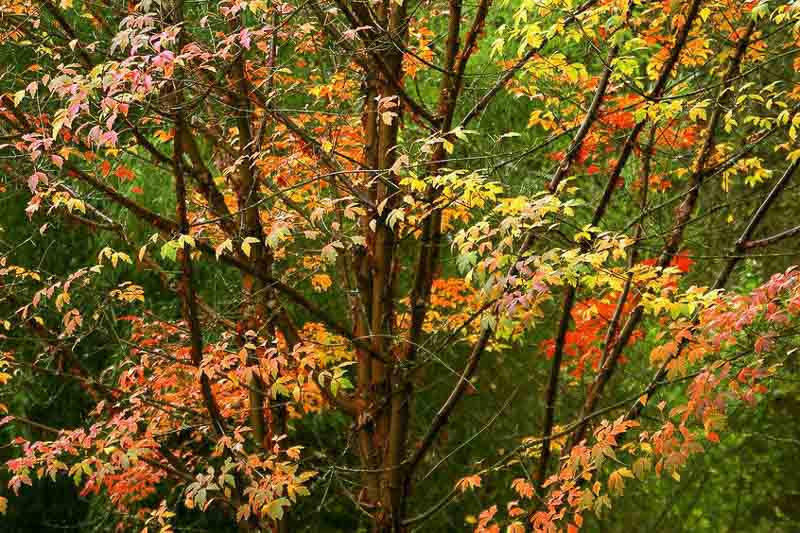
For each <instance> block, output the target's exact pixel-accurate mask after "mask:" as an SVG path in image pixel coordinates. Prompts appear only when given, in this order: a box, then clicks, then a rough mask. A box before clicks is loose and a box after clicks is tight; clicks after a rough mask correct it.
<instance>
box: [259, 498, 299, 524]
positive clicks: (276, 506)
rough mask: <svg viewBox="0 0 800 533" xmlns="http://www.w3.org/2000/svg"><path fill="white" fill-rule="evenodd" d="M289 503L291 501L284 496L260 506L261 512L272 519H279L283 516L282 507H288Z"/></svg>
mask: <svg viewBox="0 0 800 533" xmlns="http://www.w3.org/2000/svg"><path fill="white" fill-rule="evenodd" d="M291 503H292V502H290V501H289V500H288V499H286V498H278V499H277V500H272V501H271V502H269V503H268V504H267V505H265V506H264V507H262V508H261V512H263V513H266V514H267V515H268V516H269V517H270V518H272V519H273V520H280V519H281V518H283V508H284V507H288V506H289V505H291Z"/></svg>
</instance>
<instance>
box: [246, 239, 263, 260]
mask: <svg viewBox="0 0 800 533" xmlns="http://www.w3.org/2000/svg"><path fill="white" fill-rule="evenodd" d="M260 242H261V241H260V240H258V239H256V238H255V237H247V238H246V239H245V240H243V241H242V251H243V252H244V255H246V256H247V257H250V249H251V248H250V247H251V246H252V245H254V244H258V243H260Z"/></svg>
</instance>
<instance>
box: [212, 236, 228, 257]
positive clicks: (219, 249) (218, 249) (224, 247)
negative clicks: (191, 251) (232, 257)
mask: <svg viewBox="0 0 800 533" xmlns="http://www.w3.org/2000/svg"><path fill="white" fill-rule="evenodd" d="M225 250H227V251H229V252H233V241H231V240H230V239H226V240H225V241H223V242H221V243H220V244H218V245H217V247H216V248H215V249H214V253H216V255H217V260H219V257H220V256H221V255H222V252H224V251H225Z"/></svg>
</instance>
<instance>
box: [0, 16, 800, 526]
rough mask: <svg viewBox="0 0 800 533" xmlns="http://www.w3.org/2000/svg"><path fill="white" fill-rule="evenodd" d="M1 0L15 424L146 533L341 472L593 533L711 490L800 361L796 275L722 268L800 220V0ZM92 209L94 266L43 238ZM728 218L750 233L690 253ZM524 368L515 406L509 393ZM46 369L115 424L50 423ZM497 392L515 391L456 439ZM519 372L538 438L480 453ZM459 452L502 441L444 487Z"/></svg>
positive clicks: (490, 518)
mask: <svg viewBox="0 0 800 533" xmlns="http://www.w3.org/2000/svg"><path fill="white" fill-rule="evenodd" d="M0 6H1V7H0V13H1V14H2V19H0V20H2V27H1V28H2V34H1V35H2V37H3V40H2V42H3V44H2V52H0V54H2V57H4V58H7V60H6V61H5V63H6V65H7V73H6V74H5V75H4V77H3V78H2V84H3V87H2V100H1V101H0V104H1V105H2V107H0V120H1V122H0V124H2V126H0V128H2V139H3V142H4V144H3V145H2V146H0V151H2V153H3V154H4V157H3V160H2V161H3V163H2V165H3V171H4V174H5V175H6V183H5V186H4V189H5V190H4V194H5V195H9V197H12V198H14V197H18V196H19V195H20V194H25V195H26V196H27V198H26V200H27V207H25V208H24V210H25V212H26V215H27V218H28V220H29V228H30V230H26V231H20V230H19V229H15V230H14V236H13V240H10V241H8V242H5V243H4V246H5V247H6V250H5V252H4V255H3V256H2V264H1V265H0V266H2V269H0V275H2V276H3V286H2V288H3V293H4V296H5V301H4V305H5V306H6V309H5V311H6V312H7V319H6V320H5V322H4V323H3V324H4V326H5V329H6V337H5V338H4V339H3V343H4V350H5V351H4V352H3V358H2V361H0V364H1V365H2V368H1V370H3V373H2V374H0V378H2V381H4V382H6V381H7V383H6V384H5V385H6V390H7V391H8V394H9V395H11V400H8V401H7V402H6V404H5V405H3V408H4V409H5V410H7V411H8V416H7V417H6V419H5V420H4V422H5V423H6V424H9V425H12V426H13V427H14V428H16V429H15V431H20V432H21V431H23V430H30V429H34V430H37V431H38V432H44V433H45V434H49V435H46V436H44V437H42V438H40V439H26V438H23V437H22V436H20V437H18V438H17V439H16V441H15V443H16V444H17V445H18V446H19V448H20V455H19V456H18V457H17V458H15V459H13V460H11V461H9V463H8V468H9V471H10V474H11V476H12V477H11V478H10V482H9V486H10V487H11V488H12V489H13V490H14V491H15V492H17V491H19V490H20V488H21V487H22V485H26V484H28V485H30V484H31V482H32V480H31V478H32V477H34V476H35V477H39V478H42V477H47V476H50V477H53V478H55V477H56V476H59V475H68V476H70V477H72V478H73V479H74V480H75V483H76V484H77V485H79V486H80V487H81V490H82V492H83V494H85V495H89V494H98V495H99V494H100V493H101V492H103V494H104V496H103V497H104V498H108V501H109V502H110V504H111V505H112V506H113V509H114V510H115V512H116V513H117V515H118V519H119V521H120V522H121V523H122V524H125V527H133V524H138V526H137V527H142V526H144V527H148V528H158V529H160V530H169V529H170V527H171V526H170V525H169V524H170V523H171V521H172V520H173V519H174V517H175V513H177V512H184V511H185V510H186V509H189V510H192V509H197V510H200V511H206V512H207V513H211V514H215V515H216V514H218V515H224V516H226V519H227V520H229V521H230V523H231V524H236V525H238V527H239V528H241V529H252V530H276V531H288V530H289V529H290V528H291V525H290V524H291V523H301V522H302V521H303V516H299V515H298V514H297V513H295V512H293V508H294V507H296V506H302V500H303V497H309V496H310V495H311V493H312V492H313V493H314V495H311V496H310V497H317V498H321V500H320V501H321V502H323V503H324V502H325V500H327V499H328V498H331V499H336V500H337V501H340V502H342V504H345V505H348V506H350V509H351V512H352V515H353V516H354V517H357V518H354V519H353V520H354V522H355V521H358V520H360V519H363V521H362V523H368V524H369V527H370V528H372V529H373V530H374V531H406V530H408V529H409V528H410V527H415V526H419V525H421V524H424V523H425V521H427V520H429V519H431V518H432V517H434V516H436V514H437V513H439V511H441V510H442V509H444V508H445V507H446V505H448V503H449V502H451V501H452V500H453V499H455V498H458V497H459V496H460V495H461V494H463V493H464V492H466V491H471V490H482V489H483V485H485V484H484V482H483V481H482V480H483V479H486V478H491V479H494V480H496V481H497V482H498V483H503V484H504V486H506V487H507V490H506V491H505V493H504V494H502V495H500V496H497V491H495V494H494V496H496V497H497V498H499V499H498V501H497V502H496V503H497V504H500V506H501V507H500V508H502V505H503V504H506V507H505V508H506V512H505V513H499V512H498V505H497V504H494V505H491V506H490V507H488V508H487V509H486V510H485V511H483V512H482V513H480V515H479V516H478V518H477V519H475V520H474V521H475V523H476V530H477V531H496V530H499V528H500V526H501V525H502V526H503V527H507V528H508V531H524V530H526V529H530V528H533V529H534V530H536V531H555V530H562V529H568V530H570V531H571V530H575V529H577V528H580V527H581V525H582V523H583V520H584V515H585V514H586V513H588V512H590V511H591V512H594V513H596V514H598V515H600V514H601V513H602V511H603V509H604V508H605V507H609V508H610V507H611V505H612V501H611V496H614V495H617V494H621V493H622V492H623V490H624V487H625V484H626V483H627V482H628V481H627V480H629V479H633V478H638V479H642V480H644V479H647V476H648V471H649V470H651V469H653V470H655V472H656V474H658V475H661V474H662V473H668V474H669V475H671V476H673V477H675V478H676V479H679V478H680V474H679V471H680V469H681V467H682V466H683V465H684V464H685V463H686V462H687V460H688V459H689V457H690V456H692V455H693V454H696V453H699V452H701V451H702V450H703V445H702V444H701V442H703V441H707V442H709V443H714V442H717V441H719V439H720V438H721V436H720V433H721V432H722V431H723V430H724V429H725V420H726V413H727V412H728V411H729V410H730V409H731V408H732V407H733V406H736V405H739V404H752V403H753V402H755V400H756V399H757V398H758V397H759V396H761V395H763V394H765V393H767V392H768V388H767V385H768V384H769V383H770V380H771V379H772V378H773V377H774V376H776V375H777V374H778V373H779V372H780V371H781V369H782V364H781V363H783V362H784V361H785V360H786V358H787V357H790V356H791V353H792V351H793V349H794V348H793V347H794V346H795V344H796V339H795V337H794V336H793V331H794V328H795V327H796V324H797V322H796V318H797V314H798V312H800V306H798V303H800V299H798V298H799V297H800V278H798V275H800V274H798V272H799V271H797V270H794V269H791V268H790V269H789V270H786V271H783V272H779V273H775V274H774V275H772V276H771V277H770V278H769V279H768V280H767V281H765V282H763V283H761V284H759V286H758V287H756V288H753V287H749V288H747V289H750V290H742V291H736V290H731V291H726V290H725V288H726V286H727V285H728V284H729V281H731V277H732V275H733V274H734V273H735V270H736V267H737V265H739V264H740V263H741V260H742V259H744V258H746V257H748V255H751V254H752V252H753V251H754V250H758V251H761V250H765V249H767V248H768V247H774V246H782V245H785V244H786V243H787V242H791V240H790V239H791V238H793V237H794V236H796V235H797V234H798V233H800V228H798V227H793V228H792V227H790V228H785V227H784V228H781V229H780V230H778V231H776V232H775V233H774V234H772V235H769V234H765V233H764V231H763V229H762V228H761V226H762V223H766V222H769V223H770V224H774V223H775V222H776V221H779V220H780V218H776V217H770V216H769V215H770V213H771V212H773V211H774V209H775V206H776V202H778V201H779V200H780V197H781V195H782V194H783V193H784V192H785V191H786V190H787V189H789V188H790V187H791V181H792V180H793V178H794V175H795V173H796V169H797V166H798V158H799V157H800V151H798V149H797V147H796V146H795V142H796V134H797V132H796V128H797V125H798V123H800V115H798V114H797V110H798V105H797V102H798V99H799V98H800V93H798V91H797V88H796V86H795V84H794V80H795V78H796V75H795V72H794V67H795V65H796V61H794V58H795V55H796V51H797V47H796V27H797V24H798V21H800V11H798V9H796V8H795V5H794V4H793V3H791V4H786V3H778V2H767V1H762V2H752V1H751V2H733V1H730V0H717V1H702V0H684V1H676V0H672V1H665V2H645V1H637V0H626V1H621V0H586V1H585V2H583V3H578V2H575V1H573V0H541V1H537V2H522V3H505V4H503V5H499V6H498V5H493V4H492V2H490V1H489V0H479V1H478V2H477V3H474V4H466V3H464V2H462V1H461V0H448V2H443V1H441V2H440V1H436V0H433V1H426V2H407V1H403V0H399V1H386V2H362V1H355V2H344V1H339V0H336V1H335V2H332V3H325V2H319V1H317V0H311V1H309V2H297V3H293V2H289V3H280V2H266V1H260V0H253V1H249V2H243V1H238V0H234V1H225V2H220V3H217V2H184V1H183V0H171V1H166V0H164V1H152V0H144V1H140V2H114V1H108V0H104V1H100V2H84V1H81V0H77V1H73V0H61V1H60V2H58V3H57V2H55V1H52V0H43V1H41V2H30V1H28V0H3V1H2V2H0ZM506 17H508V19H509V22H507V23H503V20H504V19H505V18H506ZM793 61H794V62H793ZM503 106H507V108H508V109H510V110H511V111H510V113H509V116H510V117H511V118H510V119H509V121H508V122H506V123H502V121H501V123H499V124H498V123H493V122H492V120H491V117H490V116H489V114H490V113H491V112H492V110H495V109H496V108H498V107H503ZM497 113H500V111H497ZM520 115H524V118H526V119H527V122H523V123H522V124H520V123H519V121H518V120H516V118H517V117H518V116H520ZM525 126H527V127H525ZM470 128H474V129H470ZM531 176H533V177H531ZM706 198H707V199H708V200H706ZM715 199H716V200H715ZM712 200H715V201H716V204H714V203H711V202H712ZM76 227H82V228H84V229H83V230H81V231H84V233H81V234H80V235H83V236H84V239H86V242H87V243H88V242H89V241H88V239H89V235H91V236H99V235H102V239H104V246H103V247H102V248H100V249H99V254H98V256H97V258H96V260H95V259H91V260H89V261H86V262H85V263H84V264H80V265H76V266H74V267H73V266H69V267H68V268H62V269H60V271H58V272H49V271H47V270H46V269H44V268H42V267H41V265H40V263H38V262H37V261H35V260H33V261H28V262H23V261H20V259H19V258H20V255H19V253H18V250H19V249H20V247H24V246H26V245H27V244H28V243H29V242H35V243H37V246H39V247H40V248H42V249H43V248H44V247H45V246H46V243H47V242H49V241H58V240H59V239H62V238H63V232H65V231H76V230H75V229H74V228H76ZM704 227H705V228H712V229H711V230H710V231H712V232H715V233H716V234H717V235H719V236H724V235H726V234H732V235H734V236H733V238H732V239H731V241H730V242H729V243H728V244H724V245H723V246H722V249H721V250H720V249H719V247H718V248H717V249H716V250H717V252H718V253H716V254H711V255H712V257H704V256H703V254H702V253H700V254H694V253H693V250H696V249H697V248H698V246H702V243H699V244H698V243H693V242H692V239H696V238H697V235H698V233H695V232H696V231H697V230H698V228H699V229H703V228H704ZM759 230H761V231H759ZM707 231H708V230H707ZM87 246H88V245H87ZM42 253H45V252H42ZM714 255H715V257H714ZM709 272H711V276H712V278H711V279H713V281H711V280H710V279H708V278H709V274H708V273H709ZM714 272H716V274H714ZM694 273H697V274H696V277H695V278H693V277H692V276H693V275H694ZM692 279H697V280H700V281H701V282H702V281H710V283H707V284H706V285H705V286H696V285H690V281H687V280H692ZM154 282H157V283H159V284H160V285H161V286H160V287H157V286H156V285H155V283H154ZM212 283H213V284H215V285H218V286H219V287H221V288H219V287H217V288H214V289H213V290H212V289H211V288H210V287H209V285H211V284H212ZM146 287H147V288H146ZM552 317H555V318H554V319H553V318H552ZM658 329H660V330H661V333H659V334H658V335H656V334H655V330H658ZM96 336H99V337H100V338H102V342H103V343H105V344H104V345H107V346H110V348H109V349H110V351H111V352H112V353H113V355H112V356H110V357H108V359H107V360H106V361H104V362H103V363H104V364H98V361H97V360H95V359H93V358H92V357H91V356H89V352H87V351H86V349H85V346H86V345H87V344H89V343H91V342H96V341H93V340H92V339H94V338H95V337H96ZM31 338H33V339H35V341H36V342H37V344H38V345H39V347H38V348H37V349H36V350H37V351H38V352H39V354H38V355H33V352H32V351H31V348H30V346H29V342H30V339H31ZM532 346H533V348H532ZM647 354H649V358H648V357H647ZM509 361H513V368H514V369H516V372H518V373H519V374H518V375H517V376H516V379H517V381H516V383H515V384H514V386H515V389H514V390H513V393H512V394H511V396H510V397H509V396H508V393H509V391H508V390H497V391H495V390H492V389H491V387H484V386H483V385H482V384H481V382H482V380H481V378H480V373H481V372H484V373H491V372H503V371H504V370H503V365H511V364H512V363H509ZM622 365H630V366H629V367H628V368H631V369H636V371H633V370H631V371H627V372H624V373H623V372H621V371H620V369H621V368H622ZM626 370H627V368H626ZM623 374H624V375H623ZM12 375H13V377H12ZM22 375H41V376H48V377H57V378H59V379H63V380H66V381H69V382H74V383H78V384H79V385H80V386H81V388H82V390H83V392H84V394H85V395H87V397H88V398H90V399H91V401H92V402H93V409H91V412H90V413H87V414H86V418H85V419H86V422H85V424H84V425H81V426H78V427H64V428H62V427H50V426H49V425H46V424H42V423H41V422H39V421H36V420H30V419H28V418H26V417H25V416H23V415H21V414H20V413H19V412H18V411H17V410H16V407H15V405H14V401H13V393H14V391H15V386H14V384H15V381H16V380H17V379H18V377H19V376H22ZM523 376H524V377H523ZM664 390H672V391H675V390H677V391H678V392H677V393H675V394H673V395H671V396H669V397H668V399H669V401H667V399H659V400H657V399H656V398H657V397H658V396H659V394H661V393H662V392H663V391H664ZM470 396H475V397H476V398H479V399H481V401H486V402H490V403H491V402H494V399H497V398H499V399H500V400H501V402H502V405H500V406H499V407H498V408H497V409H495V410H494V413H493V416H492V418H491V419H490V420H488V421H487V422H486V423H485V424H483V425H481V427H480V428H479V429H478V430H477V433H475V434H474V435H472V436H470V435H468V434H465V435H464V442H463V443H460V444H455V445H453V444H451V443H450V442H448V438H447V434H448V432H450V431H456V432H458V431H462V432H463V431H465V429H466V431H470V429H469V428H471V427H474V423H473V421H471V420H470V413H469V410H468V409H465V407H464V405H463V404H465V403H466V402H467V401H468V400H467V398H468V397H470ZM522 397H525V400H524V401H525V402H528V403H527V405H533V406H535V407H534V408H535V411H534V414H535V416H526V412H525V411H523V410H517V411H515V412H516V414H515V418H516V419H517V420H520V419H522V420H523V421H524V422H525V424H526V427H525V428H524V429H523V430H522V431H523V433H524V435H532V437H525V438H522V439H521V440H520V439H518V440H517V442H516V444H515V445H513V446H512V449H510V450H509V449H504V450H503V451H493V452H486V450H485V449H482V448H481V447H479V446H475V445H471V443H472V442H473V441H474V439H475V438H477V436H478V435H480V434H482V433H484V432H485V431H487V430H488V431H490V432H491V431H492V430H491V429H490V428H491V427H492V426H493V425H494V424H495V422H496V421H497V419H499V418H504V417H506V416H509V415H507V414H506V409H509V410H515V405H516V402H517V398H522ZM520 401H522V400H520ZM431 402H434V403H435V407H434V408H433V409H431V408H429V407H428V405H430V404H431ZM646 409H647V410H649V411H651V414H652V416H651V417H650V418H649V419H648V420H646V421H643V419H642V414H643V412H644V411H645V410H646ZM520 417H521V418H520ZM344 419H346V420H347V422H342V420H344ZM312 420H334V422H332V424H333V426H334V427H335V428H336V431H335V432H334V433H333V434H332V435H328V434H319V432H318V431H317V432H316V434H314V435H309V433H315V432H314V431H313V430H306V429H304V428H305V427H307V426H304V424H309V423H312V422H310V421H312ZM26 428H27V429H26ZM459 428H461V429H459ZM462 434H463V433H462ZM20 435H21V433H20ZM448 450H450V451H448ZM462 451H466V452H468V453H469V454H471V456H472V457H473V460H475V461H478V460H479V459H486V460H485V461H484V462H483V463H481V466H480V467H477V468H475V469H473V470H465V471H463V472H462V475H460V476H459V477H458V478H454V479H451V480H450V481H449V482H448V487H447V490H446V491H445V494H443V495H441V498H439V497H437V498H436V499H433V498H432V497H431V493H429V492H426V490H429V489H426V480H427V479H428V478H429V477H430V476H431V475H432V474H433V473H434V472H435V471H437V470H438V469H439V467H440V466H441V465H442V464H448V463H449V466H450V468H453V467H455V468H457V467H458V466H457V465H456V463H453V462H451V461H453V459H452V456H453V454H456V453H461V452H462ZM490 457H491V459H489V458H490ZM437 476H438V474H437ZM437 479H438V478H437ZM98 497H100V496H98ZM2 502H3V505H4V506H5V500H2ZM10 505H13V502H12V503H10ZM320 505H322V503H320ZM293 514H294V516H293Z"/></svg>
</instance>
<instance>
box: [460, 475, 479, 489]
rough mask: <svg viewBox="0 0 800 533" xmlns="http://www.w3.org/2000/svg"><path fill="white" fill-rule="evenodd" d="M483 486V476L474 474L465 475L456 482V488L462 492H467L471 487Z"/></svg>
mask: <svg viewBox="0 0 800 533" xmlns="http://www.w3.org/2000/svg"><path fill="white" fill-rule="evenodd" d="M480 486H481V476H479V475H477V474H474V475H472V476H467V477H463V478H461V479H459V480H458V483H456V488H458V489H459V490H461V492H466V491H467V490H469V489H474V488H476V487H480Z"/></svg>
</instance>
